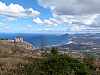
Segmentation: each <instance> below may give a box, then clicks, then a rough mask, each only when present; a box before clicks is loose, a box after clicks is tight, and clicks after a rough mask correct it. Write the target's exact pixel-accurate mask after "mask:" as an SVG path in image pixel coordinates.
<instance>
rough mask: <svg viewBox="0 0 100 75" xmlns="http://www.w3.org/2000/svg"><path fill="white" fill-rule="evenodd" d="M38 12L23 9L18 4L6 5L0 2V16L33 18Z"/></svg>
mask: <svg viewBox="0 0 100 75" xmlns="http://www.w3.org/2000/svg"><path fill="white" fill-rule="evenodd" d="M39 14H40V12H39V11H36V10H34V9H32V8H29V9H25V8H24V7H23V6H21V5H19V4H13V3H11V4H10V5H6V4H5V3H3V2H0V15H5V16H9V17H35V16H37V15H39Z"/></svg>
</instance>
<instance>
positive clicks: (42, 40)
mask: <svg viewBox="0 0 100 75" xmlns="http://www.w3.org/2000/svg"><path fill="white" fill-rule="evenodd" d="M16 36H20V37H23V39H24V41H27V42H29V43H31V44H32V45H33V47H40V46H41V45H44V46H52V45H61V44H65V43H67V42H68V36H67V35H61V34H59V35H56V34H30V33H0V39H9V40H11V39H15V37H16Z"/></svg>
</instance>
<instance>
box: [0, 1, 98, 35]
mask: <svg viewBox="0 0 100 75" xmlns="http://www.w3.org/2000/svg"><path fill="white" fill-rule="evenodd" d="M91 4H93V6H92V5H91ZM99 5H100V1H98V0H84V1H80V0H74V1H73V0H70V1H69V0H59V1H58V0H0V32H5V33H49V34H58V33H60V34H61V33H63V34H64V33H87V32H90V33H97V32H100V24H99V23H100V22H99V14H100V8H99ZM82 9H83V10H82Z"/></svg>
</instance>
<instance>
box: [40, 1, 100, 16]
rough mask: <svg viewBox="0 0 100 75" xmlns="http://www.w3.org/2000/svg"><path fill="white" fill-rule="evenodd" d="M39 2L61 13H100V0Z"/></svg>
mask: <svg viewBox="0 0 100 75" xmlns="http://www.w3.org/2000/svg"><path fill="white" fill-rule="evenodd" d="M38 1H39V4H40V5H42V6H44V7H49V8H51V9H52V10H53V11H54V12H55V13H56V14H59V15H86V14H99V13H100V1H99V0H38Z"/></svg>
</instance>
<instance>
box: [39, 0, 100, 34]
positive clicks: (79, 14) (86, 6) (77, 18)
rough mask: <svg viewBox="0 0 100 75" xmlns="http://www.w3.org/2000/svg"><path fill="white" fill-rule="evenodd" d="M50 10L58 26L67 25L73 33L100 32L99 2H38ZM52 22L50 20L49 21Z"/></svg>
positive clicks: (59, 0)
mask: <svg viewBox="0 0 100 75" xmlns="http://www.w3.org/2000/svg"><path fill="white" fill-rule="evenodd" d="M38 2H39V4H40V5H41V6H43V7H44V8H50V9H51V11H52V15H53V19H54V20H55V22H56V24H57V25H59V24H60V25H66V27H67V28H68V30H69V31H72V32H100V22H99V19H100V1H99V0H38ZM48 20H50V19H48Z"/></svg>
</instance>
